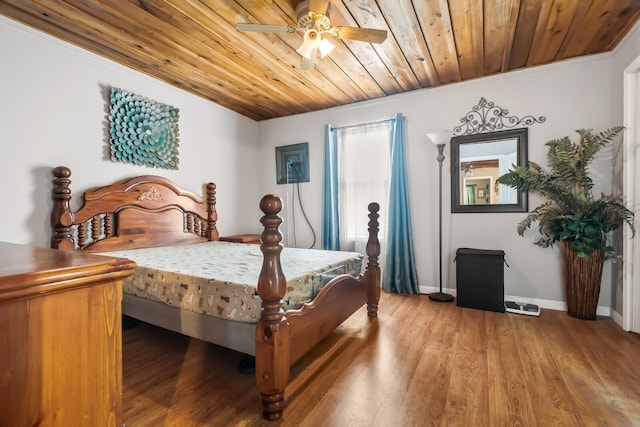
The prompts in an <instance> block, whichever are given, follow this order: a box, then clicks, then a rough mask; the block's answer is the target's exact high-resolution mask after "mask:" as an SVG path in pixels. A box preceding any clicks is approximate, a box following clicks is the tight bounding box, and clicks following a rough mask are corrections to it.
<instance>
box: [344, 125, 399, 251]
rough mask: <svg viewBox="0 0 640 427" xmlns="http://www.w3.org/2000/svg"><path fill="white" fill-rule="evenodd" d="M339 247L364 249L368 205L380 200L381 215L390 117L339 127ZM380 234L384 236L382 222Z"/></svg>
mask: <svg viewBox="0 0 640 427" xmlns="http://www.w3.org/2000/svg"><path fill="white" fill-rule="evenodd" d="M336 136H337V141H338V171H339V172H338V186H339V198H340V200H339V206H340V249H342V250H346V251H357V252H363V253H364V247H365V245H366V242H367V238H368V236H369V233H368V231H367V223H368V221H369V220H368V218H367V215H366V212H367V205H368V204H369V203H370V202H372V201H376V202H378V203H380V207H381V211H380V217H381V218H386V215H385V212H383V210H384V207H385V206H386V205H387V203H386V200H387V198H388V193H389V190H388V189H389V162H390V159H389V157H390V145H391V141H390V138H391V123H390V121H383V122H377V123H373V124H364V125H356V126H348V127H344V128H338V132H337V135H336ZM380 236H384V230H383V224H380Z"/></svg>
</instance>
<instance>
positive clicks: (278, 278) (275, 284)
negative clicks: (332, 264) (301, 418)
mask: <svg viewBox="0 0 640 427" xmlns="http://www.w3.org/2000/svg"><path fill="white" fill-rule="evenodd" d="M260 209H261V210H262V212H264V216H263V217H262V218H261V219H260V222H261V223H262V225H263V226H264V231H263V232H262V236H261V238H262V244H261V245H260V248H261V249H262V253H263V263H262V271H260V277H259V279H258V294H259V295H260V298H261V299H262V311H261V313H260V321H259V322H258V327H257V328H256V382H257V383H258V387H259V388H260V393H261V395H262V415H263V416H264V418H266V419H268V420H277V419H280V418H281V417H282V411H283V409H284V389H285V387H286V385H287V382H288V380H289V331H288V324H287V321H286V319H285V317H284V311H283V309H282V298H283V297H284V294H285V292H286V290H287V280H286V279H285V277H284V274H283V273H282V267H281V265H280V252H282V244H280V242H281V241H282V234H281V233H280V230H279V227H280V224H282V218H280V216H279V215H278V213H280V211H281V210H282V199H280V197H278V196H276V195H275V194H268V195H266V196H264V197H263V198H262V199H261V200H260ZM276 354H277V355H278V357H275V355H276Z"/></svg>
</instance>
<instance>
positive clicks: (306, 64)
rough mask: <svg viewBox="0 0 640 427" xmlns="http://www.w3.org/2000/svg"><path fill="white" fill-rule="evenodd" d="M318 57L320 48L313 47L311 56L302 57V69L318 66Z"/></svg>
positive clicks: (311, 68)
mask: <svg viewBox="0 0 640 427" xmlns="http://www.w3.org/2000/svg"><path fill="white" fill-rule="evenodd" d="M317 57H318V49H317V48H315V47H314V48H313V49H312V50H311V55H310V56H309V58H306V57H304V56H303V57H302V62H301V63H300V69H301V70H302V71H308V70H313V69H314V68H315V66H316V58H317Z"/></svg>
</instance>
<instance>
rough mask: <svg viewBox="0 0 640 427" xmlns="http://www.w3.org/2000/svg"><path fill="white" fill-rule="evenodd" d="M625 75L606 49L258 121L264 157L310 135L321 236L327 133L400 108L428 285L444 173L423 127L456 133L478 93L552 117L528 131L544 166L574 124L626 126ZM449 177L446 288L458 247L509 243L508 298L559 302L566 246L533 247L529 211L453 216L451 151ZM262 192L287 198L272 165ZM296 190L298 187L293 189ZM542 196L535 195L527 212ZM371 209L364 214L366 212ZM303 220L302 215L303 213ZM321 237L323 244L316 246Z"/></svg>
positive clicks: (433, 277) (308, 188)
mask: <svg viewBox="0 0 640 427" xmlns="http://www.w3.org/2000/svg"><path fill="white" fill-rule="evenodd" d="M620 79H621V77H620V76H619V75H613V73H612V54H610V53H609V54H602V55H598V56H591V57H587V58H581V59H576V60H570V61H564V62H561V63H557V64H553V65H548V66H544V67H537V68H533V69H529V70H524V71H518V72H512V73H509V74H506V75H503V76H500V77H487V78H483V79H479V80H474V81H470V82H464V83H458V84H452V85H447V86H443V87H438V88H433V89H423V90H419V91H414V92H411V93H406V94H401V95H394V96H389V97H387V98H384V99H381V100H376V101H368V102H364V103H359V104H355V105H350V106H346V107H338V108H332V109H328V110H324V111H320V112H315V113H309V114H303V115H298V116H293V117H286V118H279V119H273V120H269V121H265V122H260V124H259V126H260V138H261V145H262V150H263V157H264V158H266V159H269V158H273V157H274V147H275V146H278V145H285V144H293V143H298V142H304V141H308V142H309V144H310V147H309V151H310V157H311V159H310V168H311V171H310V172H311V182H309V183H306V184H301V188H302V194H303V196H304V201H305V204H306V205H305V209H306V211H307V212H308V213H309V217H310V219H311V221H312V223H313V224H314V227H315V229H316V232H317V233H318V234H319V233H321V230H320V228H321V227H320V224H321V195H322V158H323V151H322V149H323V148H322V147H323V129H324V125H325V124H326V123H331V124H334V125H337V126H341V125H346V124H352V123H358V122H366V121H371V120H377V119H384V118H389V117H391V116H392V115H393V114H394V113H396V112H401V113H402V114H404V115H405V117H406V118H407V121H406V125H407V128H406V135H407V141H406V143H407V156H408V159H407V161H408V169H409V182H410V187H411V189H410V194H411V203H412V219H413V230H414V244H415V245H414V247H415V252H416V261H417V265H418V278H419V282H420V285H421V287H434V286H436V284H437V279H438V277H437V272H438V269H437V259H438V256H437V251H438V234H437V233H438V217H437V206H438V205H437V197H438V175H437V162H436V160H435V157H436V149H435V148H434V147H433V146H432V145H431V144H430V143H428V142H427V141H426V139H425V136H424V135H425V133H427V132H430V131H437V130H441V129H452V128H453V127H455V126H456V125H458V124H459V123H460V122H459V119H460V118H461V117H463V116H464V114H465V113H467V112H468V111H470V110H471V107H472V106H474V105H476V104H477V103H478V101H479V99H480V98H481V97H485V98H486V99H487V100H488V101H493V102H495V103H496V105H499V106H501V107H503V108H506V109H508V110H509V112H510V114H512V115H516V116H518V117H522V116H525V115H533V116H535V117H539V116H545V117H546V118H547V120H546V122H545V123H542V124H534V125H532V126H531V127H530V128H529V159H530V160H533V161H536V162H538V163H540V164H542V165H546V153H547V150H546V147H545V143H546V142H547V141H549V140H551V139H554V138H559V137H563V136H566V135H569V136H571V137H572V138H573V137H574V136H576V135H577V134H576V133H575V130H576V129H581V128H593V129H595V130H602V129H604V128H608V127H610V126H613V125H618V124H621V123H622V116H621V114H618V111H619V110H620V107H619V105H621V103H622V98H621V94H620V91H619V86H620V85H621V83H620ZM447 157H448V158H447V160H445V165H446V168H445V171H444V172H445V173H444V183H443V185H444V193H445V194H444V199H443V206H444V209H443V210H444V215H443V216H444V217H443V233H444V235H443V252H444V255H443V259H444V267H443V268H444V272H443V275H444V278H443V282H444V286H445V287H448V288H450V289H455V264H454V263H453V259H454V257H455V251H456V249H457V248H460V247H471V248H481V249H502V250H504V251H505V252H506V261H507V262H508V264H509V266H510V267H509V268H506V267H505V294H507V295H512V296H518V297H522V298H523V299H525V300H529V301H535V302H538V303H540V304H541V305H543V306H546V307H552V308H562V301H564V297H563V287H562V271H561V255H560V248H559V247H558V248H554V249H544V248H540V247H538V246H535V245H534V244H533V242H534V241H535V240H536V238H537V234H536V232H537V231H536V229H535V227H534V231H532V232H530V233H529V234H528V235H526V236H525V237H524V238H522V237H520V236H518V235H517V232H516V227H517V224H518V222H519V221H521V220H522V219H523V218H524V217H525V216H526V215H525V214H521V213H501V214H451V213H450V208H449V207H450V197H449V189H450V179H449V169H450V168H449V163H448V162H449V160H450V156H449V154H448V151H447ZM594 169H595V170H596V171H598V170H601V171H602V173H599V174H598V179H597V188H596V189H595V190H596V191H597V192H599V191H600V190H602V191H605V192H610V191H611V184H612V176H611V158H608V159H603V160H602V161H600V162H599V163H598V162H596V164H594ZM262 172H263V176H262V179H261V182H263V183H264V185H263V189H262V192H276V193H279V194H281V195H283V197H284V193H286V191H287V189H286V188H285V186H283V185H280V186H278V185H276V184H275V182H276V179H275V166H273V167H267V168H266V169H264V170H263V171H262ZM289 191H291V190H289ZM540 203H541V199H539V198H537V197H534V196H532V197H530V200H529V206H530V208H532V207H536V206H538V205H539V204H540ZM364 214H365V213H364V212H363V215H364ZM300 217H301V216H300V215H298V214H296V218H297V219H299V218H300ZM296 229H297V230H298V231H297V234H298V242H299V246H304V245H305V244H307V242H310V240H309V239H307V241H301V240H302V239H301V238H300V236H301V235H302V234H304V233H306V234H307V236H308V235H309V233H308V231H306V230H305V228H304V225H303V224H302V223H300V224H297V225H296ZM318 245H319V243H318V244H317V246H318ZM610 268H611V267H610V265H607V266H606V267H605V272H604V280H603V289H602V292H601V299H600V305H601V306H606V307H610V306H611V303H612V301H611V273H610Z"/></svg>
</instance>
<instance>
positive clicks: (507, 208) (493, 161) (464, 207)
mask: <svg viewBox="0 0 640 427" xmlns="http://www.w3.org/2000/svg"><path fill="white" fill-rule="evenodd" d="M527 134H528V129H527V128H523V129H512V130H505V131H500V132H490V133H481V134H475V135H464V136H458V137H454V138H453V139H452V140H451V212H476V213H481V212H526V211H527V194H526V193H523V192H518V191H516V190H515V189H513V188H511V187H508V186H506V185H502V184H498V183H497V182H496V180H497V179H498V177H499V176H501V175H504V174H505V173H507V172H509V170H510V169H512V168H513V165H514V164H518V165H521V166H526V164H527V161H528V159H527V151H528V147H527Z"/></svg>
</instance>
